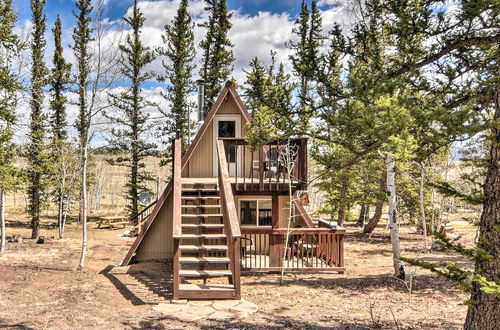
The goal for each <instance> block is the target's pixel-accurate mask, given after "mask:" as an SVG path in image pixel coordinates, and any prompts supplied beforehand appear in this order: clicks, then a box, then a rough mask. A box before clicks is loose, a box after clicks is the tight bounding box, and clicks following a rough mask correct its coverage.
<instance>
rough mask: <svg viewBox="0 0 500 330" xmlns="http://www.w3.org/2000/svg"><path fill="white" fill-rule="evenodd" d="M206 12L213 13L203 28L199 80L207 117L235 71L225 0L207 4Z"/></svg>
mask: <svg viewBox="0 0 500 330" xmlns="http://www.w3.org/2000/svg"><path fill="white" fill-rule="evenodd" d="M206 2H207V4H208V6H207V7H205V10H206V11H208V12H209V13H210V16H209V18H208V22H205V23H203V24H201V26H202V27H204V28H206V29H207V32H206V35H205V38H204V39H203V40H202V41H201V42H200V47H201V48H202V49H203V59H202V67H201V70H200V76H201V78H202V79H203V80H204V82H205V115H206V114H207V113H208V112H209V111H210V109H211V108H212V105H213V103H214V102H215V98H216V97H217V95H219V92H220V90H221V89H222V86H223V85H224V83H225V81H226V80H227V79H228V77H229V75H230V74H231V71H232V70H233V62H234V55H233V51H232V47H233V44H232V43H231V41H230V40H229V38H228V34H229V30H230V29H231V27H232V23H231V22H230V19H231V17H232V14H231V13H229V12H228V10H227V5H226V0H206Z"/></svg>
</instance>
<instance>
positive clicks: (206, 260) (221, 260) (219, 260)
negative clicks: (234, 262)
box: [179, 257, 230, 264]
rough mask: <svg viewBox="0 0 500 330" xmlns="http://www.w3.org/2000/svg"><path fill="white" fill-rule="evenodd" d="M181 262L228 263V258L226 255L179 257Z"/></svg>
mask: <svg viewBox="0 0 500 330" xmlns="http://www.w3.org/2000/svg"><path fill="white" fill-rule="evenodd" d="M179 262H180V263H181V264H198V263H211V264H228V263H229V262H230V260H229V258H226V257H180V258H179Z"/></svg>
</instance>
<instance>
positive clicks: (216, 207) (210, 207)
mask: <svg viewBox="0 0 500 330" xmlns="http://www.w3.org/2000/svg"><path fill="white" fill-rule="evenodd" d="M181 207H185V208H205V209H212V208H213V209H219V208H220V205H219V204H214V205H181Z"/></svg>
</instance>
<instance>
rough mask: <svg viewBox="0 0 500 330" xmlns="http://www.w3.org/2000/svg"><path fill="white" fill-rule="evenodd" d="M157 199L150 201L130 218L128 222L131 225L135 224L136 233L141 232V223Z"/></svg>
mask: <svg viewBox="0 0 500 330" xmlns="http://www.w3.org/2000/svg"><path fill="white" fill-rule="evenodd" d="M156 202H157V201H154V202H152V203H151V204H149V205H148V206H146V207H145V208H143V209H142V210H141V211H140V212H139V213H137V214H136V215H134V216H133V217H132V218H130V220H129V221H130V223H131V224H132V225H136V226H137V235H139V234H140V233H141V230H142V224H143V223H144V222H145V221H146V220H147V218H148V216H149V215H150V214H151V212H152V211H153V208H154V206H155V205H156Z"/></svg>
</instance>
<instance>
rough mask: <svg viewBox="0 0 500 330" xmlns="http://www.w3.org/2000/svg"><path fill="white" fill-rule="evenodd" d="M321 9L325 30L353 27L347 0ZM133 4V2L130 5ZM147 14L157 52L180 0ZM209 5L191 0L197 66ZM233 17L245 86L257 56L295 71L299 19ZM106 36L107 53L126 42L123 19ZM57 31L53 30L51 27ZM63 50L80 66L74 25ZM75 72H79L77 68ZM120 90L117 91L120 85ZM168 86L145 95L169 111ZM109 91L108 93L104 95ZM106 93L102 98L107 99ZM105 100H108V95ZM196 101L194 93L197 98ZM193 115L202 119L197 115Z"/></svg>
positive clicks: (147, 35)
mask: <svg viewBox="0 0 500 330" xmlns="http://www.w3.org/2000/svg"><path fill="white" fill-rule="evenodd" d="M319 4H320V9H321V10H322V18H323V28H324V31H325V32H327V31H329V30H330V29H331V28H332V27H333V25H334V23H339V24H341V26H343V27H344V28H345V29H350V24H351V22H352V18H351V17H352V15H351V11H352V9H351V8H349V4H348V3H347V4H345V3H344V2H342V4H341V5H339V2H338V1H333V0H322V1H320V2H319ZM131 5H132V1H130V6H131ZM139 6H140V8H141V11H142V13H143V14H144V16H145V18H146V21H145V24H144V28H143V30H142V34H141V38H142V40H143V42H144V44H145V45H146V46H149V47H151V48H157V47H159V46H161V45H162V37H161V36H162V34H163V33H164V26H165V25H166V24H170V23H171V21H172V19H173V18H174V16H175V14H176V12H177V8H178V6H179V0H174V1H167V0H161V1H141V2H139ZM204 7H205V2H204V1H202V0H195V1H190V3H189V11H190V13H191V15H192V16H193V24H194V34H195V46H196V48H197V50H198V53H197V55H196V58H195V63H200V60H201V56H202V54H201V52H200V51H199V47H198V45H199V42H200V41H201V40H202V38H203V36H204V34H205V30H204V29H203V28H201V27H199V26H198V24H199V23H202V22H204V21H206V19H207V16H208V15H207V13H206V12H205V11H204ZM131 10H132V9H131V7H129V9H128V10H127V15H130V14H131ZM232 13H233V17H232V19H231V22H232V24H233V27H232V29H231V30H230V33H229V38H230V40H231V41H232V43H233V44H234V48H233V52H234V56H235V62H234V71H233V73H232V77H234V78H235V79H236V80H237V81H238V82H239V83H240V84H243V82H244V81H245V74H244V72H243V69H245V68H248V63H249V62H250V60H251V59H252V58H253V57H255V56H257V57H259V58H260V59H261V60H262V61H263V62H264V63H268V62H269V60H270V54H269V53H270V51H271V50H273V51H275V52H276V59H277V61H278V62H283V63H285V67H286V68H287V69H290V66H289V60H288V57H289V55H290V50H289V49H287V47H286V46H285V43H286V42H287V41H289V40H290V39H293V37H294V36H293V35H292V27H293V23H294V21H295V18H294V17H291V16H290V14H288V13H286V12H284V13H270V12H264V11H262V12H258V13H257V14H255V15H250V14H246V13H243V12H242V11H241V10H236V11H233V12H232ZM30 24H31V22H30V21H29V20H27V21H25V22H22V24H21V26H20V27H19V28H18V29H19V31H20V30H22V29H23V27H24V30H25V31H26V29H27V28H29V26H30ZM105 25H106V26H105V27H106V32H105V35H104V38H103V40H102V43H103V48H104V49H108V48H110V49H117V47H118V44H119V43H120V40H123V39H122V37H123V36H124V34H125V33H126V32H127V29H126V26H125V25H124V24H123V21H121V20H116V21H106V24H105ZM49 28H51V27H49ZM63 28H64V32H63V33H64V34H63V46H64V47H65V49H64V55H65V57H66V59H67V61H68V62H69V63H72V64H74V56H73V51H72V49H71V48H69V45H70V44H71V43H72V37H71V34H72V28H73V27H70V26H63ZM47 41H48V47H47V53H46V58H47V62H48V63H49V65H50V62H51V58H52V54H51V53H52V49H53V45H52V43H53V39H52V34H51V33H50V30H49V29H48V33H47ZM73 69H75V67H74V65H73ZM148 69H150V70H152V71H153V72H155V73H157V74H160V73H162V71H163V70H164V69H163V67H162V65H161V59H157V60H156V61H154V62H153V63H152V64H151V65H150V67H149V68H148ZM198 71H199V66H198V67H197V68H196V69H195V72H194V78H195V79H197V78H198ZM115 88H116V87H115ZM162 90H163V89H162V88H159V87H158V88H151V89H146V90H145V91H144V95H146V96H147V98H148V99H149V100H152V101H155V102H157V103H158V104H159V105H160V106H161V107H162V108H163V109H167V108H168V104H166V102H165V100H164V99H163V98H162V97H161V91H162ZM103 93H105V92H103ZM103 95H104V94H102V95H101V96H103ZM68 97H69V99H70V101H76V94H74V93H69V94H68ZM103 97H104V96H103ZM192 97H193V99H195V97H194V95H193V96H192ZM67 109H68V110H67V111H68V124H70V125H72V124H73V123H74V120H75V118H76V114H77V107H76V106H75V105H74V104H68V106H67ZM147 111H148V112H150V113H151V117H159V116H160V113H159V112H158V110H157V109H154V108H151V109H148V110H147ZM27 113H29V109H28V107H27V104H25V105H24V106H23V110H21V111H20V112H19V114H20V115H21V116H22V117H23V118H22V127H24V128H25V127H27V124H28V117H27V116H26V114H27ZM193 116H196V115H195V114H194V115H193ZM96 121H97V122H104V121H105V119H104V118H97V120H96ZM21 131H22V133H21V132H20V133H19V134H16V135H18V137H20V136H19V135H20V134H22V135H24V136H25V133H26V131H25V130H24V129H23V130H21ZM96 131H97V132H106V131H109V125H108V127H106V125H97V126H96ZM70 133H71V135H72V136H75V131H74V128H71V129H70ZM99 134H100V135H101V138H96V140H97V141H99V144H101V143H105V142H103V140H104V139H102V135H105V133H99Z"/></svg>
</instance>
